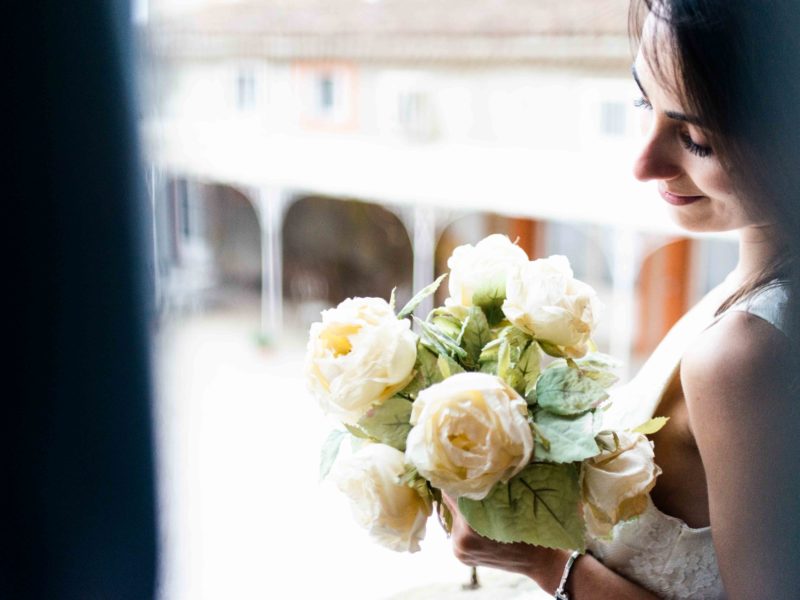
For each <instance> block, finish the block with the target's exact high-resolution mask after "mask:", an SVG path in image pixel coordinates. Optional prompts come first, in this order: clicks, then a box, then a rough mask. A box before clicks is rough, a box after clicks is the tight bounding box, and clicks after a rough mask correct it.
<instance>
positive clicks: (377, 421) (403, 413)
mask: <svg viewBox="0 0 800 600" xmlns="http://www.w3.org/2000/svg"><path fill="white" fill-rule="evenodd" d="M410 418H411V401H410V400H406V399H405V398H401V397H400V396H392V397H391V398H389V399H388V400H387V401H386V402H384V403H383V404H380V405H379V406H376V407H374V408H370V409H369V411H368V412H367V414H366V415H364V416H363V417H361V419H359V421H358V425H359V427H361V429H362V430H364V431H365V432H366V433H367V434H368V435H369V436H370V437H373V438H375V439H376V440H378V441H379V442H381V443H383V444H386V445H387V446H392V447H393V448H397V449H398V450H400V451H401V452H405V450H406V438H407V437H408V432H409V431H411V424H410V423H409V422H408V421H409V419H410Z"/></svg>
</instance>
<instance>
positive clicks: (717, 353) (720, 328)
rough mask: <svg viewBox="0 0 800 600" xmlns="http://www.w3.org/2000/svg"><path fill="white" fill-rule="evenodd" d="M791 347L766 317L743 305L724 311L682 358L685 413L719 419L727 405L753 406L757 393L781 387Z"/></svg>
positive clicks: (759, 395) (747, 409) (770, 392)
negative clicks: (763, 317)
mask: <svg viewBox="0 0 800 600" xmlns="http://www.w3.org/2000/svg"><path fill="white" fill-rule="evenodd" d="M790 352H791V349H790V344H789V340H788V339H787V338H786V336H785V335H784V334H783V333H782V332H781V331H780V330H778V329H776V328H775V327H774V326H773V325H771V324H770V323H768V322H767V321H764V320H763V319H761V318H759V317H757V316H754V315H752V314H750V313H747V312H743V311H730V312H729V313H727V314H725V315H724V316H723V317H722V318H721V319H720V320H719V321H718V322H717V323H716V324H715V325H713V326H712V327H710V328H708V329H707V330H705V331H704V332H703V333H702V334H700V336H698V338H697V339H696V340H695V341H694V342H693V343H692V345H691V346H690V347H689V349H688V350H687V351H686V352H685V353H684V355H683V357H682V359H681V370H680V377H681V384H682V386H683V389H684V393H685V395H686V401H687V404H688V407H689V411H690V414H692V415H694V416H697V415H699V416H703V415H709V416H712V415H713V416H714V417H715V419H714V420H715V421H716V422H717V423H718V422H719V421H718V419H719V418H720V417H724V413H725V412H727V410H729V409H735V410H736V412H737V413H738V414H740V415H741V414H742V413H741V412H738V411H745V412H747V413H749V412H751V411H753V410H758V406H759V404H760V402H759V401H758V399H759V398H764V397H765V396H775V395H780V394H781V393H785V392H783V391H784V390H786V389H787V388H786V386H787V385H788V381H789V375H790V373H789V371H790V360H789V358H790ZM693 420H695V419H693ZM723 420H724V419H723ZM693 425H697V423H693Z"/></svg>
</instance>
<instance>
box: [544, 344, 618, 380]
mask: <svg viewBox="0 0 800 600" xmlns="http://www.w3.org/2000/svg"><path fill="white" fill-rule="evenodd" d="M569 360H572V359H569ZM573 362H574V363H575V365H577V367H578V368H579V369H580V370H581V371H583V374H584V375H586V376H587V377H591V378H592V379H594V380H595V381H596V382H597V383H599V384H600V385H601V386H603V387H604V388H606V389H608V388H610V387H611V386H612V385H614V384H615V383H616V382H617V381H619V377H617V375H616V374H615V373H614V370H615V369H618V368H619V367H620V366H621V364H620V362H619V361H618V360H616V359H615V358H614V357H612V356H609V355H607V354H602V353H600V352H592V353H590V354H587V355H586V356H584V357H583V358H578V359H575V360H574V361H573ZM566 365H567V361H566V360H561V359H559V360H554V361H553V362H552V363H550V368H555V367H562V366H566Z"/></svg>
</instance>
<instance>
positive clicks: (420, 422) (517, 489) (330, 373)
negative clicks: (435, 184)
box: [306, 235, 666, 552]
mask: <svg viewBox="0 0 800 600" xmlns="http://www.w3.org/2000/svg"><path fill="white" fill-rule="evenodd" d="M447 265H448V268H449V269H450V272H449V279H448V289H449V298H448V299H447V300H446V302H445V304H444V306H441V307H438V308H435V309H434V310H433V311H432V312H431V313H430V315H428V317H427V318H426V319H425V320H421V319H418V318H417V317H414V316H413V312H414V310H415V309H416V308H417V307H418V306H419V304H420V303H421V302H422V300H423V299H425V298H426V297H428V296H430V295H431V294H433V293H434V292H435V291H436V289H437V288H438V287H439V285H440V284H441V282H442V280H443V278H444V277H445V276H447V274H446V275H443V276H442V277H440V278H439V279H437V280H436V281H435V282H434V283H432V284H431V285H429V286H428V287H426V288H425V289H423V290H422V291H420V292H419V293H418V294H417V295H416V296H414V297H413V298H412V299H411V301H410V302H409V303H408V304H407V305H406V306H404V307H403V308H401V309H400V310H399V311H398V310H397V309H396V306H395V299H394V297H395V294H394V291H393V292H392V294H391V298H390V299H389V300H388V301H386V300H384V299H381V298H349V299H347V300H345V301H343V302H342V303H341V304H339V305H338V306H337V307H336V308H333V309H330V310H326V311H323V313H322V320H321V321H320V322H317V323H314V324H313V325H312V326H311V330H310V335H309V341H308V349H307V355H306V376H307V381H308V385H309V388H310V390H311V392H312V393H313V395H314V396H315V397H316V398H317V400H318V401H319V403H320V406H321V407H322V408H323V410H325V412H327V413H328V414H330V415H334V416H335V417H337V418H338V419H339V421H340V422H341V423H342V425H343V428H342V429H338V430H335V431H333V432H332V433H331V434H330V436H329V437H328V439H327V440H326V442H325V444H324V445H323V450H322V458H321V463H320V471H321V476H322V477H325V476H326V475H328V473H329V472H330V473H331V475H332V477H333V478H334V479H335V481H336V483H337V485H338V487H339V488H340V489H341V490H342V491H343V492H344V493H345V494H346V495H347V496H349V498H350V500H351V502H352V507H353V512H354V515H355V517H356V519H357V521H358V522H359V523H360V524H361V525H362V526H363V527H365V528H366V529H367V530H368V531H369V532H370V533H371V535H372V536H373V537H374V538H375V539H376V540H377V541H378V542H380V543H382V544H383V545H385V546H387V547H389V548H392V549H394V550H398V551H411V552H414V551H417V550H419V542H420V541H421V540H422V539H423V538H424V535H425V528H426V523H427V520H428V517H429V516H430V515H431V514H432V513H433V511H434V510H435V511H436V513H437V515H438V517H439V520H440V522H441V523H442V524H443V526H444V527H445V528H447V529H449V527H450V525H451V523H452V515H450V514H449V511H448V509H447V506H446V504H445V503H444V502H442V494H443V493H444V494H447V495H449V496H451V497H453V498H457V499H458V508H459V511H460V512H461V513H462V514H463V516H464V518H465V519H466V520H467V522H468V523H469V525H470V526H471V527H472V528H473V529H474V530H475V531H477V532H478V533H479V534H481V535H483V536H485V537H488V538H491V539H494V540H497V541H501V542H527V543H530V544H537V545H540V546H546V547H550V548H564V549H572V550H580V551H583V550H584V549H585V546H586V536H587V535H593V536H607V535H609V534H610V532H611V530H612V528H613V526H614V525H615V524H616V523H618V522H620V521H622V520H625V519H630V518H632V517H635V516H636V515H638V514H640V513H641V512H642V511H643V510H644V509H645V507H646V505H647V495H648V493H649V491H650V490H651V489H652V487H653V486H654V485H655V480H656V477H657V476H658V475H659V473H660V470H659V469H658V467H657V466H656V465H655V463H654V462H653V448H652V442H650V441H649V440H648V439H647V437H646V435H645V434H649V433H654V432H655V431H657V430H658V429H659V428H660V427H661V426H663V424H664V422H665V421H666V419H661V418H655V419H652V420H650V421H648V422H647V423H645V424H643V425H642V426H640V427H638V428H636V429H632V430H625V431H623V430H620V431H614V430H608V429H604V428H603V425H602V414H603V409H604V408H605V407H606V406H607V405H608V402H609V400H608V398H609V396H608V392H607V390H608V389H609V387H611V386H612V385H613V384H614V383H615V382H616V379H617V378H616V377H615V375H614V373H613V369H614V368H615V366H616V364H615V361H614V360H613V359H612V358H611V357H609V356H607V355H604V354H601V353H598V352H596V348H595V346H594V344H593V342H592V333H593V331H594V329H595V327H596V324H597V318H598V315H599V311H600V303H599V301H598V299H597V295H596V293H595V291H594V290H593V289H592V288H591V287H590V286H588V285H587V284H585V283H583V282H581V281H578V280H577V279H575V278H574V276H573V272H572V270H571V268H570V266H569V262H568V260H567V259H566V258H565V257H563V256H551V257H549V258H544V259H539V260H533V261H531V260H529V258H528V256H527V255H526V253H525V252H524V251H523V250H522V249H521V248H519V247H518V246H517V245H516V244H514V243H512V242H511V241H510V240H509V239H508V238H507V237H506V236H502V235H491V236H489V237H487V238H485V239H484V240H482V241H481V242H479V243H478V244H476V245H475V246H471V245H465V246H460V247H458V248H456V249H455V251H454V252H453V255H452V256H451V257H450V259H449V260H448V263H447ZM412 321H413V322H415V323H416V325H417V331H418V332H419V333H418V334H417V333H414V332H413V331H412V328H411V324H412ZM345 438H350V441H351V443H352V446H353V452H352V453H351V454H350V456H348V457H347V458H345V459H340V460H339V461H336V456H337V453H338V450H339V447H340V445H341V443H342V441H343V440H344V439H345ZM334 463H335V464H334Z"/></svg>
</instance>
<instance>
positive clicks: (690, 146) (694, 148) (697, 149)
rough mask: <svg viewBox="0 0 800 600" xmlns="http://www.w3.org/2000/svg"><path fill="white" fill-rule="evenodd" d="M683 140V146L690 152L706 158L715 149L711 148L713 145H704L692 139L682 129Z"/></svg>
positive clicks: (681, 136)
mask: <svg viewBox="0 0 800 600" xmlns="http://www.w3.org/2000/svg"><path fill="white" fill-rule="evenodd" d="M680 138H681V142H682V143H683V147H684V148H686V149H687V150H688V151H689V152H691V153H692V154H694V155H695V156H699V157H700V158H705V157H707V156H711V155H712V154H713V153H714V151H713V150H712V149H711V146H704V145H702V144H698V143H697V142H695V141H694V140H693V139H692V136H690V135H689V134H688V133H686V132H685V131H681V133H680Z"/></svg>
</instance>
